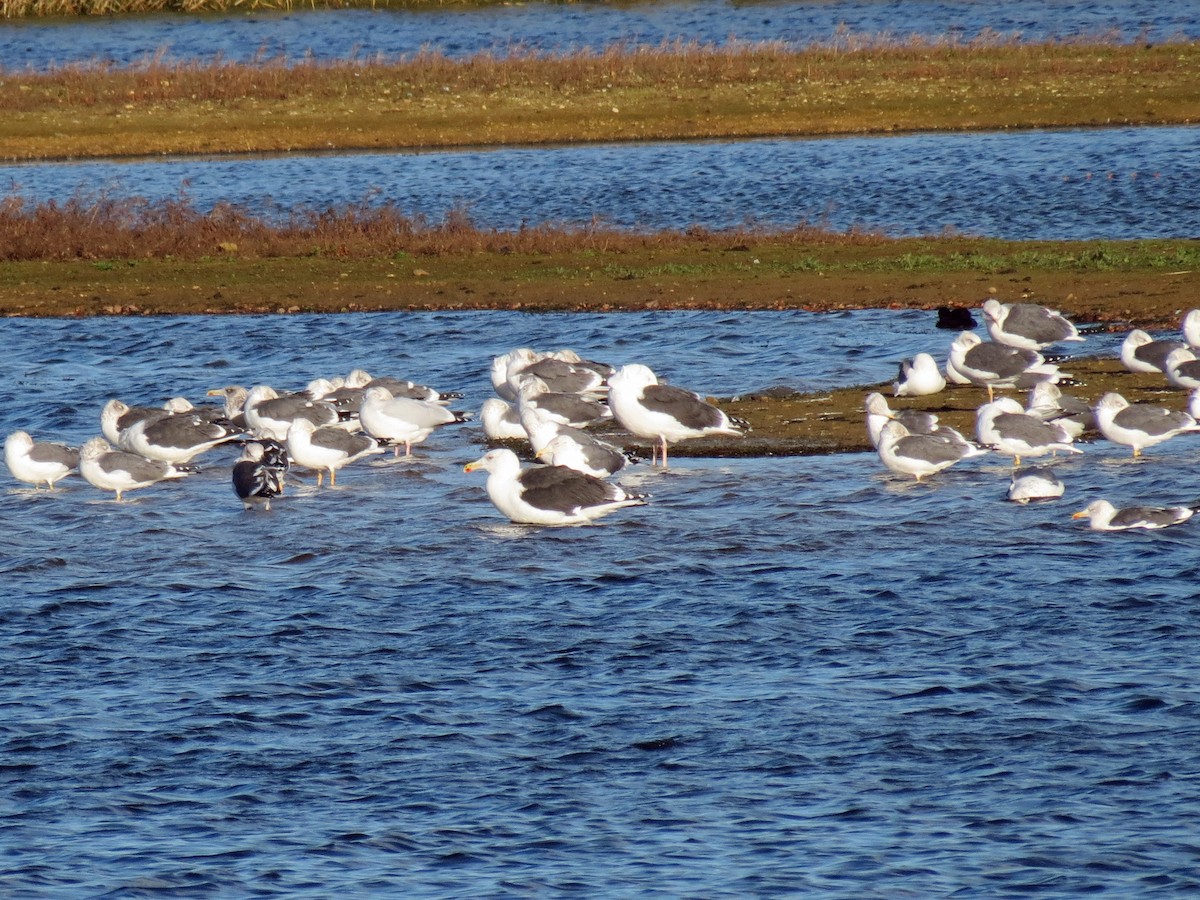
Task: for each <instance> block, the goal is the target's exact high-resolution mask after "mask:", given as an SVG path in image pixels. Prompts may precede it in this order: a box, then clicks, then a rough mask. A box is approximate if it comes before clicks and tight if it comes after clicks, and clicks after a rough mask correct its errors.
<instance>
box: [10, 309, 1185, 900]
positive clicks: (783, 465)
mask: <svg viewBox="0 0 1200 900" xmlns="http://www.w3.org/2000/svg"><path fill="white" fill-rule="evenodd" d="M4 327H5V333H6V335H7V337H8V340H7V342H6V349H7V352H6V354H5V355H4V357H3V359H2V360H0V373H2V375H0V400H2V405H0V408H2V409H3V411H4V412H3V419H4V430H5V432H7V431H9V430H12V429H13V428H16V427H27V428H29V429H30V430H32V431H33V432H34V433H35V434H36V435H38V436H39V437H64V438H68V439H71V440H79V439H82V438H83V437H86V436H88V435H90V434H93V433H95V432H96V429H97V419H96V416H97V413H98V410H99V406H100V404H101V403H102V402H103V400H104V399H105V398H107V397H109V396H120V397H122V398H124V399H126V400H128V401H131V402H146V403H149V402H159V401H161V400H162V399H163V398H165V397H166V396H168V395H170V394H176V393H179V394H184V395H187V396H189V397H192V398H193V399H195V400H200V399H202V398H203V392H204V390H206V389H207V388H209V387H216V386H220V385H223V384H226V383H229V382H236V381H240V382H243V383H248V382H253V381H258V380H263V381H270V382H272V383H275V384H278V385H280V386H282V387H297V386H299V385H300V384H303V383H304V381H306V380H307V379H308V378H309V377H311V376H313V375H316V374H336V373H342V372H345V371H347V370H348V369H349V368H351V367H353V366H357V365H363V366H366V367H367V368H368V369H370V370H372V371H376V372H381V373H394V374H401V375H405V376H408V377H414V378H419V379H422V380H427V381H429V382H430V383H433V384H435V385H437V386H439V387H441V388H443V389H451V388H456V389H460V390H463V391H464V392H465V393H466V395H467V396H466V398H464V405H466V406H470V407H473V406H475V405H476V404H477V403H478V401H479V400H480V399H482V398H483V397H484V396H486V395H487V393H488V388H489V385H488V382H487V378H486V374H485V373H486V366H487V362H488V358H489V356H490V354H492V353H495V352H498V351H500V350H503V349H507V348H509V347H511V346H514V345H516V344H532V345H534V346H545V347H549V346H558V345H563V344H569V345H571V346H575V347H577V348H578V349H580V350H582V351H584V352H586V353H588V354H590V355H594V356H596V357H598V358H604V359H608V360H609V361H611V362H615V363H623V362H629V361H634V360H641V361H645V362H648V363H650V364H651V365H654V366H655V367H656V368H658V369H659V370H661V371H662V372H664V373H665V374H668V375H670V376H671V377H672V378H673V379H674V380H675V381H676V382H677V383H682V384H687V385H689V386H692V387H695V388H698V389H701V390H704V391H706V392H710V393H718V394H728V393H736V392H740V391H746V390H751V389H755V388H759V387H762V386H766V385H769V384H772V383H789V384H794V385H796V386H803V387H809V388H818V387H821V386H829V385H832V384H845V383H869V382H877V381H881V380H884V379H886V378H888V377H890V375H891V374H892V369H893V364H894V360H895V359H897V358H899V357H900V356H902V355H907V354H910V353H911V352H913V351H914V350H917V349H930V350H933V351H934V352H937V353H938V354H939V355H941V353H942V352H943V351H944V348H945V347H946V346H947V345H948V343H949V338H948V335H946V333H945V332H937V331H936V330H934V329H933V327H932V318H931V317H930V316H929V315H928V314H925V313H921V314H917V313H902V314H885V313H881V312H870V313H855V314H848V315H844V316H832V317H830V316H815V315H808V314H803V313H743V314H723V313H671V314H668V313H640V314H632V315H628V316H626V315H613V316H577V315H546V316H527V315H518V314H508V313H495V314H493V313H486V314H475V313H462V314H445V315H432V314H428V315H427V314H409V315H403V314H387V315H356V316H341V317H324V318H323V317H308V316H297V317H273V318H271V317H239V318H232V317H231V318H219V319H205V318H167V319H102V318H101V319H91V320H81V321H72V320H7V321H6V322H5V325H4ZM1115 340H1116V338H1114V337H1111V336H1092V337H1090V338H1089V340H1088V342H1087V343H1085V344H1084V345H1082V347H1081V348H1080V349H1081V351H1083V352H1105V353H1111V352H1112V347H1113V343H1114V341H1115ZM1164 402H1172V403H1181V402H1182V398H1181V396H1180V395H1178V394H1177V395H1173V396H1171V395H1164ZM1085 450H1086V452H1085V454H1084V455H1082V456H1077V457H1072V458H1069V459H1063V460H1060V461H1059V462H1057V463H1056V466H1057V470H1058V471H1059V473H1060V475H1061V477H1062V478H1063V480H1064V481H1065V482H1066V483H1067V486H1068V487H1067V496H1066V498H1065V499H1064V500H1062V501H1059V502H1054V503H1050V504H1046V505H1041V506H1030V507H1028V508H1023V507H1017V506H1014V505H1012V504H1008V503H1006V502H1005V501H1004V500H1003V499H1002V498H1003V493H1004V490H1005V487H1006V485H1007V480H1008V475H1007V471H1008V467H1007V466H1006V465H1005V464H1004V462H1003V460H999V459H987V458H985V459H983V460H980V461H970V462H968V463H964V464H961V465H960V466H958V467H956V468H955V469H952V470H950V471H949V472H946V473H943V474H942V475H940V476H938V477H937V478H935V479H934V480H933V481H932V482H931V483H929V484H924V485H915V484H913V483H910V482H906V481H904V480H902V479H899V478H897V477H895V476H892V475H890V474H888V473H887V472H886V471H885V470H884V469H883V467H882V465H881V464H880V463H879V461H878V460H877V459H876V458H875V457H874V456H872V455H868V454H859V453H855V454H845V455H834V456H825V457H807V458H786V459H751V460H722V459H680V460H677V461H675V462H674V463H673V464H672V468H671V470H670V471H669V472H667V473H663V472H661V471H657V470H652V469H650V468H649V467H648V466H646V465H644V464H643V465H639V466H636V467H634V468H633V470H632V472H631V474H628V475H626V476H623V478H622V481H624V482H625V483H626V484H630V485H633V486H636V488H637V489H639V490H645V491H649V492H650V493H651V494H652V500H651V503H650V505H648V506H646V507H641V508H635V509H629V510H624V511H621V512H620V513H618V514H616V515H614V516H612V517H610V518H608V519H606V520H604V521H603V522H601V523H599V524H597V525H594V526H590V527H585V528H570V529H539V528H525V527H518V526H513V525H510V524H508V523H507V522H505V521H504V520H503V519H502V518H501V517H500V516H499V514H498V513H497V512H496V511H495V510H494V509H493V508H492V506H491V505H490V504H489V503H488V501H487V499H486V497H485V495H484V492H483V484H482V477H481V476H480V475H468V474H465V473H463V472H462V471H461V465H462V463H464V462H466V461H467V460H470V459H473V458H475V457H476V456H478V455H479V454H480V453H481V451H482V445H481V444H480V443H479V434H478V431H477V428H476V427H475V426H461V427H458V428H456V429H454V430H447V431H443V432H441V433H439V434H438V435H436V436H434V437H433V438H431V439H430V440H429V441H428V442H427V444H425V445H423V446H422V447H420V448H419V449H418V459H417V460H416V461H412V462H400V463H395V462H391V461H378V462H377V463H374V464H356V465H354V466H352V467H350V468H348V469H345V470H344V471H343V474H342V477H341V478H339V480H338V486H337V488H335V489H329V488H328V487H325V488H321V489H317V488H316V487H315V484H314V482H313V480H312V478H311V477H309V476H302V477H301V479H300V482H299V483H298V484H294V485H292V486H291V487H290V488H289V490H288V493H287V495H286V496H285V497H284V498H283V499H281V500H279V501H277V502H276V504H274V506H273V508H272V510H271V511H270V512H268V513H263V512H258V513H247V512H244V511H243V510H242V508H241V505H240V503H239V502H238V501H237V500H236V498H235V497H234V496H233V493H232V491H231V489H230V486H229V467H230V465H231V462H232V458H233V451H227V450H222V451H214V452H213V453H211V454H209V455H208V456H207V457H201V460H202V461H204V462H205V471H204V472H202V473H201V474H199V475H196V476H193V477H191V478H189V479H187V480H185V481H183V482H179V483H174V484H171V485H167V486H158V487H153V488H148V489H146V490H144V491H141V492H136V493H133V494H131V495H130V497H129V499H128V501H127V502H124V503H120V504H118V503H115V502H113V501H112V500H111V499H109V498H108V497H107V496H105V495H103V494H101V493H100V492H99V491H97V490H95V489H93V488H91V487H90V486H89V485H87V484H86V483H83V482H82V481H80V480H78V479H74V478H73V479H69V480H68V481H67V482H65V483H64V484H63V486H62V488H61V489H60V490H58V491H56V492H55V493H54V494H53V495H52V494H49V493H47V492H46V491H41V492H33V491H30V490H26V489H24V488H23V487H22V486H19V485H17V484H16V483H14V482H12V481H11V480H10V479H7V478H5V481H6V482H7V483H6V484H5V485H4V489H3V492H2V493H0V510H2V514H3V520H4V522H5V523H6V540H5V542H4V545H3V547H2V548H0V573H2V574H0V585H3V588H4V591H3V593H4V596H5V597H6V598H7V599H6V601H5V603H4V604H2V605H0V641H2V642H3V645H4V647H5V651H4V656H3V658H4V664H3V666H2V667H0V702H3V707H4V716H3V717H2V718H0V747H2V748H3V766H2V767H0V783H2V784H3V790H4V795H5V797H6V798H7V802H6V804H5V805H4V807H3V810H2V811H0V835H2V837H0V845H2V846H3V847H4V849H5V856H4V861H5V863H4V869H5V876H4V883H5V893H6V895H7V896H54V897H60V896H101V895H104V896H152V895H153V896H162V895H164V894H167V893H170V894H172V895H178V894H179V893H180V892H183V893H185V894H188V895H197V894H207V895H219V896H251V895H255V896H261V895H286V896H312V897H327V896H331V895H334V894H336V893H338V892H348V893H350V894H352V895H359V896H362V895H370V894H374V895H390V896H523V897H524V896H546V895H557V894H564V893H568V892H570V893H578V894H582V895H585V896H631V895H635V894H637V895H649V896H681V895H690V896H705V897H713V896H722V897H745V896H777V895H783V894H797V893H800V894H802V893H819V894H822V895H833V896H853V897H863V896H879V897H895V896H898V895H904V894H908V895H913V896H932V895H942V896H944V895H946V894H950V893H954V892H961V893H962V894H963V895H974V894H980V893H983V894H987V895H989V896H1014V895H1018V894H1028V893H1032V892H1039V893H1049V894H1052V895H1064V894H1076V893H1083V892H1085V891H1097V890H1101V889H1107V890H1108V891H1109V892H1111V893H1112V894H1114V895H1116V896H1131V895H1134V894H1145V893H1150V892H1152V891H1166V892H1171V893H1185V892H1191V891H1194V890H1196V888H1197V887H1200V878H1198V868H1197V866H1196V859H1195V821H1196V818H1197V815H1198V814H1200V765H1198V764H1197V757H1196V753H1195V747H1196V743H1197V739H1198V738H1200V726H1197V722H1198V721H1200V717H1198V707H1197V700H1198V697H1197V690H1196V686H1195V678H1194V677H1193V674H1192V670H1193V668H1194V662H1195V659H1196V657H1197V654H1198V652H1200V637H1198V632H1197V628H1196V617H1197V605H1196V604H1197V600H1196V597H1197V594H1196V590H1195V584H1196V580H1197V576H1198V574H1200V572H1198V571H1197V567H1196V554H1195V553H1194V545H1195V535H1196V528H1197V527H1200V526H1194V525H1191V524H1186V525H1184V526H1180V527H1179V528H1177V529H1174V530H1169V531H1165V532H1161V533H1153V534H1152V533H1144V534H1136V533H1126V534H1115V535H1109V534H1096V533H1092V532H1089V531H1088V530H1086V529H1085V528H1084V527H1083V526H1081V525H1080V524H1079V523H1077V522H1073V521H1072V520H1071V519H1070V515H1069V514H1070V512H1071V511H1073V510H1076V509H1079V508H1081V507H1082V506H1083V505H1084V504H1085V503H1086V502H1087V501H1088V500H1090V499H1092V498H1094V497H1097V496H1106V497H1109V498H1111V499H1113V500H1114V501H1116V502H1118V503H1129V502H1134V501H1137V502H1148V503H1176V502H1196V500H1197V480H1196V475H1195V463H1194V460H1195V454H1196V450H1197V439H1195V438H1180V439H1177V440H1176V441H1173V442H1171V443H1168V444H1166V445H1164V446H1162V447H1160V448H1156V449H1154V450H1151V451H1149V452H1148V453H1147V458H1146V459H1144V460H1142V461H1139V462H1132V461H1131V460H1129V459H1128V458H1127V453H1126V452H1125V451H1122V450H1120V449H1118V448H1116V447H1113V446H1109V445H1106V444H1090V445H1088V446H1086V448H1085Z"/></svg>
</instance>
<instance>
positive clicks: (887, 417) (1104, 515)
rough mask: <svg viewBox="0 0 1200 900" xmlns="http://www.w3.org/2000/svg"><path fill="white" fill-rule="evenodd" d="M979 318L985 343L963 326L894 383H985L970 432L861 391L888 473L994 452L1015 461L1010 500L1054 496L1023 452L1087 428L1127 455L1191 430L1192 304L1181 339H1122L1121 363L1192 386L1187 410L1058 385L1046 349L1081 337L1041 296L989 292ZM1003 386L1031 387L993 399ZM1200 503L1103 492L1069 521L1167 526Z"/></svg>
mask: <svg viewBox="0 0 1200 900" xmlns="http://www.w3.org/2000/svg"><path fill="white" fill-rule="evenodd" d="M964 312H966V311H964ZM982 314H983V319H984V324H985V327H986V329H987V332H988V336H989V337H990V340H988V341H984V340H983V339H982V338H980V337H979V335H977V334H975V333H974V332H972V331H968V330H964V331H962V332H960V334H959V335H958V336H957V337H956V338H955V339H954V341H953V343H952V344H951V347H950V351H949V355H948V358H947V360H946V364H945V368H944V370H943V369H940V368H939V367H938V363H937V361H936V360H935V359H934V357H933V356H932V355H931V354H929V353H918V354H916V355H915V356H914V357H913V358H912V359H908V360H905V361H904V362H902V363H901V365H900V372H899V376H898V380H897V381H896V382H895V384H894V385H893V389H894V393H895V395H896V396H900V397H923V396H929V395H932V394H937V393H939V392H941V391H943V390H945V388H946V386H947V384H949V383H957V384H973V385H977V386H980V387H984V388H986V389H987V392H988V402H987V403H984V404H983V405H981V406H980V407H979V408H978V409H977V410H976V413H975V435H974V440H969V439H968V438H967V437H965V436H964V435H962V434H961V433H960V432H958V431H956V430H955V429H953V428H950V427H948V426H946V425H943V424H940V423H939V422H938V420H937V416H936V415H934V414H932V413H928V412H922V411H919V410H911V409H910V410H892V409H891V408H890V407H889V405H888V401H887V399H886V398H885V397H884V396H883V395H882V394H881V393H878V392H872V393H871V394H868V395H867V398H866V403H865V406H866V413H867V433H868V437H869V438H870V440H871V443H872V444H873V445H874V447H875V448H876V451H877V453H878V454H879V458H880V460H881V461H882V462H883V464H884V465H885V466H886V467H887V468H888V469H890V470H891V471H893V472H896V473H900V474H904V475H912V476H913V477H914V478H915V479H916V480H917V481H920V480H922V479H923V478H926V477H928V476H930V475H933V474H935V473H937V472H940V471H942V470H943V469H946V468H949V467H950V466H953V465H955V464H957V463H958V462H960V461H962V460H964V459H970V458H972V457H976V456H981V455H983V454H985V453H988V452H996V453H1000V454H1003V455H1007V456H1011V457H1012V458H1013V467H1014V468H1013V472H1012V481H1011V484H1010V486H1009V490H1008V497H1009V499H1010V500H1013V501H1016V502H1018V503H1028V502H1030V501H1031V500H1052V499H1056V498H1058V497H1061V496H1062V495H1063V493H1064V490H1065V488H1064V485H1063V483H1062V481H1061V480H1060V479H1059V478H1058V476H1057V475H1056V473H1055V472H1054V470H1053V468H1052V467H1051V466H1048V465H1035V466H1027V467H1022V462H1021V461H1022V459H1026V460H1027V459H1034V458H1039V457H1045V456H1048V455H1057V454H1059V453H1067V454H1071V453H1081V452H1082V451H1081V450H1080V449H1079V448H1078V447H1076V446H1074V441H1075V440H1076V439H1077V438H1079V437H1080V436H1081V435H1083V434H1084V433H1085V432H1087V431H1093V432H1098V433H1099V434H1100V435H1101V436H1102V437H1104V438H1105V439H1107V440H1109V441H1112V442H1114V443H1117V444H1122V445H1124V446H1127V447H1129V448H1131V450H1132V453H1133V456H1135V457H1137V456H1140V455H1141V453H1142V451H1143V450H1145V449H1146V448H1148V447H1153V446H1155V445H1157V444H1161V443H1162V442H1164V441H1167V440H1170V439H1171V438H1173V437H1176V436H1177V435H1180V434H1185V433H1188V432H1195V431H1200V424H1198V423H1197V420H1198V418H1200V359H1197V355H1196V354H1197V353H1198V352H1200V310H1192V311H1191V312H1189V313H1187V315H1185V316H1184V318H1183V322H1182V332H1183V334H1182V339H1159V340H1155V339H1154V338H1152V337H1151V335H1149V334H1148V333H1147V332H1145V331H1142V330H1140V329H1135V330H1133V331H1131V332H1130V333H1129V334H1128V335H1127V336H1126V337H1125V339H1124V341H1123V342H1122V345H1121V353H1120V356H1121V362H1122V364H1123V365H1124V366H1125V368H1126V369H1128V370H1129V371H1131V372H1157V373H1159V374H1161V375H1162V376H1163V377H1164V378H1165V379H1166V382H1167V383H1168V384H1169V385H1171V386H1173V387H1176V388H1180V389H1183V390H1187V391H1189V392H1190V394H1189V398H1188V404H1187V409H1186V410H1176V409H1168V408H1166V407H1161V406H1156V405H1153V404H1149V403H1130V402H1129V401H1127V400H1126V399H1125V398H1124V397H1122V396H1121V395H1120V394H1119V393H1116V392H1109V393H1106V394H1104V396H1102V397H1101V398H1099V400H1098V401H1097V402H1096V403H1095V404H1094V405H1089V404H1087V403H1086V402H1084V401H1082V400H1080V399H1078V398H1074V397H1071V396H1069V395H1067V394H1064V393H1063V392H1062V389H1061V388H1060V387H1059V383H1060V382H1061V381H1063V380H1065V379H1066V378H1068V377H1069V376H1068V375H1066V374H1065V373H1063V372H1062V371H1061V370H1060V369H1059V367H1058V365H1057V364H1056V363H1054V362H1052V361H1050V360H1049V359H1047V357H1046V356H1045V355H1044V351H1046V350H1047V348H1049V347H1051V346H1052V345H1055V344H1059V343H1064V342H1074V341H1082V340H1083V339H1084V338H1083V337H1082V336H1081V335H1080V334H1079V331H1078V329H1077V328H1076V327H1075V325H1074V324H1073V323H1072V322H1070V321H1069V320H1068V319H1067V318H1066V317H1065V316H1063V315H1062V314H1061V313H1060V312H1058V311H1056V310H1052V309H1049V308H1047V307H1044V306H1040V305H1038V304H1033V303H1011V304H1010V303H1001V302H999V301H998V300H995V299H988V300H986V301H985V302H984V303H983V307H982ZM968 318H969V312H968ZM971 321H972V322H973V320H971ZM1003 388H1012V389H1017V390H1026V391H1028V402H1027V404H1026V405H1025V406H1022V405H1021V404H1020V403H1019V402H1018V401H1017V400H1015V399H1013V398H1011V397H1002V398H999V399H997V398H996V396H995V391H996V390H997V389H1003ZM1198 508H1200V507H1192V506H1170V507H1150V506H1131V507H1126V508H1124V509H1118V508H1117V507H1115V506H1114V505H1113V504H1112V503H1110V502H1109V501H1107V500H1095V501H1093V502H1092V503H1090V504H1088V506H1087V507H1086V508H1084V509H1082V510H1080V511H1078V512H1076V513H1075V514H1074V515H1073V518H1076V519H1083V518H1086V519H1087V520H1088V522H1089V524H1090V527H1092V528H1093V529H1096V530H1101V531H1117V530H1124V529H1129V528H1165V527H1167V526H1169V525H1176V524H1179V523H1181V522H1185V521H1187V520H1188V519H1189V518H1191V517H1192V515H1193V514H1194V513H1195V512H1196V510H1197V509H1198Z"/></svg>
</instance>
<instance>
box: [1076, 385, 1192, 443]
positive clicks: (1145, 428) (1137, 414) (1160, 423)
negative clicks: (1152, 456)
mask: <svg viewBox="0 0 1200 900" xmlns="http://www.w3.org/2000/svg"><path fill="white" fill-rule="evenodd" d="M1096 425H1097V427H1098V428H1099V429H1100V433H1101V434H1102V435H1104V436H1105V437H1106V438H1108V439H1109V440H1110V441H1112V442H1113V443H1116V444H1124V445H1125V446H1126V447H1132V448H1133V455H1134V456H1141V454H1142V450H1144V449H1145V448H1146V447H1153V446H1154V445H1155V444H1161V443H1162V442H1163V441H1166V440H1170V439H1171V438H1173V437H1175V436H1176V435H1177V434H1184V433H1185V432H1189V431H1200V425H1198V424H1197V423H1196V420H1195V419H1194V418H1192V417H1191V416H1190V415H1189V414H1188V413H1185V412H1183V411H1182V410H1173V409H1165V408H1164V407H1161V406H1152V405H1150V404H1149V403H1130V402H1129V401H1128V400H1126V399H1125V398H1124V397H1122V396H1121V395H1120V394H1118V393H1116V392H1115V391H1109V392H1108V393H1107V394H1105V395H1104V396H1103V397H1101V398H1100V399H1099V400H1098V401H1097V402H1096Z"/></svg>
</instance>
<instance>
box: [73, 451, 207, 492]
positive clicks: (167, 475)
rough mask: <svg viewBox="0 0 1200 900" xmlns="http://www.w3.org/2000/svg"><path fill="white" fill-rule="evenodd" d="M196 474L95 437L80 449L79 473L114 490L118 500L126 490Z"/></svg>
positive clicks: (95, 484) (188, 469) (191, 470)
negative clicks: (115, 448) (117, 448)
mask: <svg viewBox="0 0 1200 900" xmlns="http://www.w3.org/2000/svg"><path fill="white" fill-rule="evenodd" d="M193 471H195V470H194V469H191V468H184V467H176V466H174V465H172V464H171V463H167V462H163V461H162V460H158V459H146V458H145V457H144V456H138V455H137V454H136V453H127V452H126V451H124V450H114V449H113V448H112V447H111V446H109V443H108V441H106V440H105V439H104V438H102V437H94V438H91V439H90V440H88V441H87V442H86V443H85V444H84V445H83V446H82V447H80V448H79V474H80V475H82V476H83V477H84V479H85V480H86V481H87V482H88V484H91V485H92V486H94V487H98V488H100V490H102V491H114V492H115V493H116V495H117V500H118V501H119V500H120V499H121V495H122V494H123V493H125V492H126V491H132V490H136V489H138V488H144V487H149V486H150V485H152V484H158V482H160V481H167V480H169V479H173V478H183V477H185V476H187V475H190V474H192V472H193Z"/></svg>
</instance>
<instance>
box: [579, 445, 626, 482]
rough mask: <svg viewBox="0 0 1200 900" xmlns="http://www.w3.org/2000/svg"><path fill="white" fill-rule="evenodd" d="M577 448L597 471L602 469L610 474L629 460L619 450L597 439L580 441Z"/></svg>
mask: <svg viewBox="0 0 1200 900" xmlns="http://www.w3.org/2000/svg"><path fill="white" fill-rule="evenodd" d="M579 449H580V451H581V452H582V453H583V458H584V459H585V460H586V461H587V464H588V465H589V466H590V467H591V468H593V469H596V470H597V471H600V470H603V471H605V472H608V473H609V474H612V473H614V472H617V471H619V470H620V469H622V468H624V466H625V464H626V463H628V462H629V460H628V459H627V458H626V457H625V454H624V453H622V452H621V451H620V450H617V449H616V448H615V447H611V446H609V445H608V444H604V443H600V442H599V441H592V442H588V443H581V444H580V445H579Z"/></svg>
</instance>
